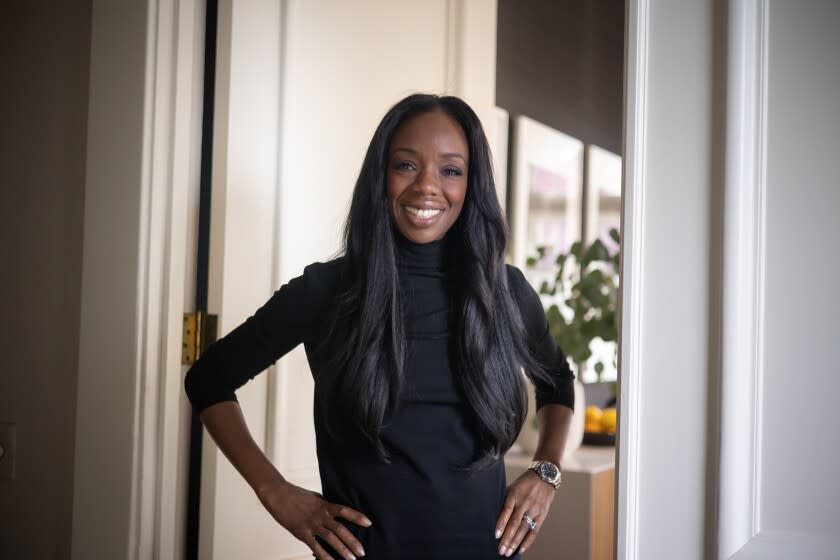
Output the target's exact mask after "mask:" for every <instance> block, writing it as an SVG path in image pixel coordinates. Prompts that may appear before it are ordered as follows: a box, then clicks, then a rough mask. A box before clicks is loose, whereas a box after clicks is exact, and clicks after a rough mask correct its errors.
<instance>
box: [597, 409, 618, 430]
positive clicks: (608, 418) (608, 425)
mask: <svg viewBox="0 0 840 560" xmlns="http://www.w3.org/2000/svg"><path fill="white" fill-rule="evenodd" d="M616 423H617V417H616V410H615V407H610V408H607V409H604V414H603V415H602V416H601V430H602V431H604V432H607V433H608V434H612V433H615V426H616Z"/></svg>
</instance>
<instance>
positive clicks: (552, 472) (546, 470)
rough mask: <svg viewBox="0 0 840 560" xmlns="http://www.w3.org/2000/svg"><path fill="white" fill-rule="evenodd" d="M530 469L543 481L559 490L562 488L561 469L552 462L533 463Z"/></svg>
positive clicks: (529, 466)
mask: <svg viewBox="0 0 840 560" xmlns="http://www.w3.org/2000/svg"><path fill="white" fill-rule="evenodd" d="M528 468H529V469H531V470H532V471H534V472H535V473H537V474H538V475H539V476H540V478H541V479H543V480H545V481H546V482H548V483H549V484H551V485H552V486H554V489H555V490H557V487H558V486H560V475H561V473H560V467H558V466H557V465H555V464H554V463H552V462H550V461H531V464H529V465H528Z"/></svg>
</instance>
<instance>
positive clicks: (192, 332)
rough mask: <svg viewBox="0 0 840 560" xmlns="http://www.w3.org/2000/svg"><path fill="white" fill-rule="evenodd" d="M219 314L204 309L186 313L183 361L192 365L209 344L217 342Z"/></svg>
mask: <svg viewBox="0 0 840 560" xmlns="http://www.w3.org/2000/svg"><path fill="white" fill-rule="evenodd" d="M217 323H218V316H217V315H208V314H206V313H204V312H203V311H196V312H195V313H184V335H183V338H182V340H183V342H182V345H181V363H182V364H185V365H192V364H194V363H195V361H196V360H197V359H198V357H199V356H201V354H203V353H204V351H205V350H206V349H207V347H208V346H210V345H211V344H213V343H214V342H216V336H217V333H216V325H217Z"/></svg>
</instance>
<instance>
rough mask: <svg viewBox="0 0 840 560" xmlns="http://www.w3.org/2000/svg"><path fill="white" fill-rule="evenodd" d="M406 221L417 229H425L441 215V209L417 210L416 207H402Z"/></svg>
mask: <svg viewBox="0 0 840 560" xmlns="http://www.w3.org/2000/svg"><path fill="white" fill-rule="evenodd" d="M402 209H403V211H404V212H405V215H406V217H407V218H408V221H410V222H411V223H413V224H414V225H416V226H418V227H427V226H430V225H432V224H434V223H435V222H436V221H437V220H438V218H440V216H441V215H442V214H443V208H418V207H416V206H405V205H404V206H403V207H402Z"/></svg>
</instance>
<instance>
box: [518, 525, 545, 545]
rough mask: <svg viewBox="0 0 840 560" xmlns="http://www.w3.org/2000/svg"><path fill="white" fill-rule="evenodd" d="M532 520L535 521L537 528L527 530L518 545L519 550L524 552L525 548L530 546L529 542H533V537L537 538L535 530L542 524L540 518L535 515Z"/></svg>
mask: <svg viewBox="0 0 840 560" xmlns="http://www.w3.org/2000/svg"><path fill="white" fill-rule="evenodd" d="M534 521H536V522H537V528H536V529H534V530H533V531H528V533H527V534H526V535H525V538H524V539H523V540H522V543H521V544H520V545H519V552H525V551H526V550H528V549H529V548H531V543H532V542H534V539H536V538H537V532H538V531H539V530H540V527H541V526H542V520H541V519H540V518H537V517H535V518H534Z"/></svg>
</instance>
